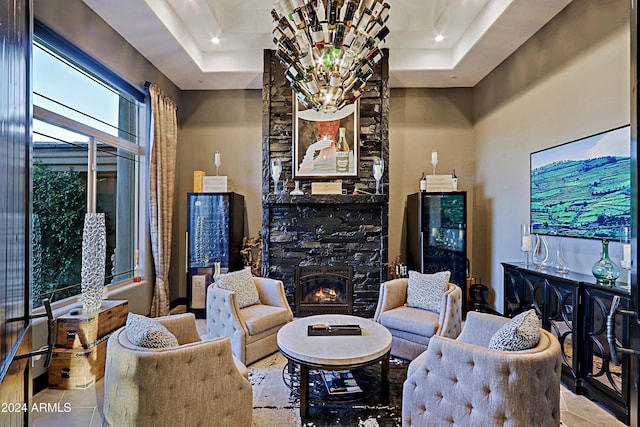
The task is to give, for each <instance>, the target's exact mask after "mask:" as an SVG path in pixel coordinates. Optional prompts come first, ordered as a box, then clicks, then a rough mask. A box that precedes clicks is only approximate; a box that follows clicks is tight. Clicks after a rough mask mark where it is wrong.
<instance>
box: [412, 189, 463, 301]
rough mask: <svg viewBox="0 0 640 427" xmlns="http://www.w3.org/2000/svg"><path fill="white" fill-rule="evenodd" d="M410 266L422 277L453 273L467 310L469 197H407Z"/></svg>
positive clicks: (460, 193)
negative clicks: (437, 273)
mask: <svg viewBox="0 0 640 427" xmlns="http://www.w3.org/2000/svg"><path fill="white" fill-rule="evenodd" d="M407 264H408V267H409V268H410V269H411V270H415V271H419V272H421V273H436V272H438V271H444V270H449V271H451V279H450V281H451V282H452V283H455V284H456V285H458V286H460V288H461V289H462V307H463V310H466V307H467V193H466V192H464V191H455V192H447V193H431V192H420V193H415V194H410V195H409V196H408V197H407Z"/></svg>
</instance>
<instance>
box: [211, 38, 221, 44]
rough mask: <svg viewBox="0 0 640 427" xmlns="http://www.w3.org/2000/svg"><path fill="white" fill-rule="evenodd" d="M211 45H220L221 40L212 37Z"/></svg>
mask: <svg viewBox="0 0 640 427" xmlns="http://www.w3.org/2000/svg"><path fill="white" fill-rule="evenodd" d="M211 43H213V44H220V39H219V38H217V37H211Z"/></svg>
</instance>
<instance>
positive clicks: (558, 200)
mask: <svg viewBox="0 0 640 427" xmlns="http://www.w3.org/2000/svg"><path fill="white" fill-rule="evenodd" d="M630 147H631V133H630V127H629V126H623V127H619V128H616V129H611V130H608V131H606V132H602V133H599V134H596V135H592V136H589V137H586V138H582V139H578V140H576V141H572V142H569V143H566V144H563V145H559V146H557V147H552V148H548V149H545V150H542V151H537V152H535V153H531V225H532V228H533V231H534V232H535V233H538V234H552V235H558V236H568V237H582V238H594V239H610V240H615V239H619V238H620V232H621V227H622V226H625V225H626V226H630V225H631V169H630V153H631V148H630Z"/></svg>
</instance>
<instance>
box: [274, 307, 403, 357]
mask: <svg viewBox="0 0 640 427" xmlns="http://www.w3.org/2000/svg"><path fill="white" fill-rule="evenodd" d="M319 323H324V324H327V325H356V324H357V325H360V328H361V329H362V335H329V336H308V335H307V327H308V326H309V325H315V324H319ZM278 347H279V348H280V351H281V352H282V353H283V354H284V355H285V356H286V357H288V358H292V359H295V360H296V361H298V362H302V363H306V364H310V365H321V366H327V367H332V366H336V367H339V366H357V365H360V364H366V363H368V362H371V361H373V360H376V359H378V358H380V357H382V356H384V355H385V354H386V353H387V352H389V350H391V333H390V332H389V331H388V330H387V328H385V327H384V326H382V325H380V324H379V323H376V322H374V321H372V320H369V319H363V318H362V317H357V316H349V315H344V314H325V315H318V316H309V317H303V318H300V319H296V320H294V321H293V322H289V323H287V324H286V325H285V326H283V327H282V328H281V329H280V331H279V332H278Z"/></svg>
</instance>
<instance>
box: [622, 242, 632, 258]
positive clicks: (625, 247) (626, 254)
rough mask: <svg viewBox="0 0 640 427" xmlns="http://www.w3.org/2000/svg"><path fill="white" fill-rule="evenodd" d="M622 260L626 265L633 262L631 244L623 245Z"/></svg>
mask: <svg viewBox="0 0 640 427" xmlns="http://www.w3.org/2000/svg"><path fill="white" fill-rule="evenodd" d="M622 260H623V261H624V262H625V263H630V262H631V244H630V243H625V244H623V245H622Z"/></svg>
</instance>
